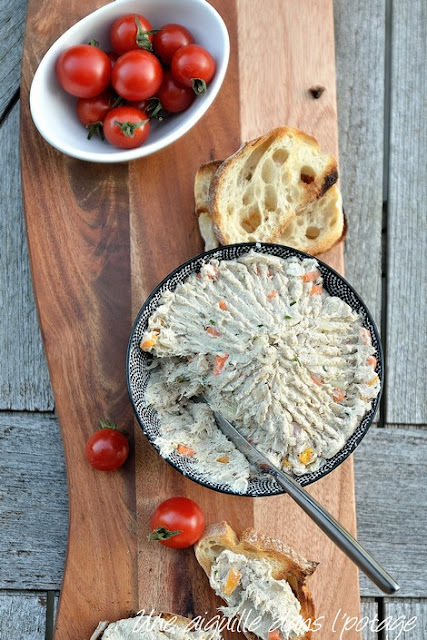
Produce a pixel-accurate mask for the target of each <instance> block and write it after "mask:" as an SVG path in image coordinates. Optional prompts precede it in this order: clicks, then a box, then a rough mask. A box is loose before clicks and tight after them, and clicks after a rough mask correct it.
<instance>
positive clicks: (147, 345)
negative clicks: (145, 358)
mask: <svg viewBox="0 0 427 640" xmlns="http://www.w3.org/2000/svg"><path fill="white" fill-rule="evenodd" d="M156 342H157V336H156V335H154V336H152V337H151V338H147V339H146V340H143V341H142V342H141V344H140V347H141V349H151V347H154V345H155V344H156Z"/></svg>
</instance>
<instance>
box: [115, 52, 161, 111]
mask: <svg viewBox="0 0 427 640" xmlns="http://www.w3.org/2000/svg"><path fill="white" fill-rule="evenodd" d="M162 80H163V70H162V65H161V64H160V62H159V61H158V60H157V58H156V56H154V55H153V54H152V53H150V52H149V51H144V50H143V49H135V50H134V51H128V52H127V53H124V54H123V55H122V56H120V58H119V59H118V60H117V62H116V64H115V65H114V68H113V71H112V74H111V81H112V85H113V87H114V90H115V91H116V92H117V93H118V94H119V95H120V96H122V98H125V99H126V100H145V98H151V96H153V95H154V94H155V93H156V91H157V90H158V89H159V87H160V85H161V84H162Z"/></svg>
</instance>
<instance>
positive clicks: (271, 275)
mask: <svg viewBox="0 0 427 640" xmlns="http://www.w3.org/2000/svg"><path fill="white" fill-rule="evenodd" d="M267 276H268V277H269V278H272V277H273V273H272V272H271V271H270V269H267Z"/></svg>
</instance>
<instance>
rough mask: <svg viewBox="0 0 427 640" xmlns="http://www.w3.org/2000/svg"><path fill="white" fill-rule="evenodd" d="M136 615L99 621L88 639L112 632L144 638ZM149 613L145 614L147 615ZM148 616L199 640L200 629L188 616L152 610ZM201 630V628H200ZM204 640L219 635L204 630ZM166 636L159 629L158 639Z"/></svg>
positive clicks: (137, 639)
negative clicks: (196, 627)
mask: <svg viewBox="0 0 427 640" xmlns="http://www.w3.org/2000/svg"><path fill="white" fill-rule="evenodd" d="M138 615H139V614H135V615H132V616H130V617H129V618H124V619H122V620H117V621H116V622H107V621H104V622H100V623H99V624H98V626H97V628H96V629H95V631H94V632H93V634H92V635H91V637H90V640H101V638H104V640H108V639H109V638H110V635H112V634H113V633H114V638H115V639H116V640H121V639H122V638H123V640H127V639H128V638H129V637H131V636H132V638H133V639H134V640H144V638H146V636H147V631H146V629H144V628H143V626H142V625H141V624H140V622H139V621H138ZM148 615H149V614H147V616H148ZM150 618H151V619H153V618H162V619H163V620H166V621H167V622H169V623H170V624H171V625H173V626H176V627H181V628H182V629H185V630H186V636H185V640H191V636H193V635H194V636H195V635H197V638H198V640H201V636H200V635H199V634H200V631H196V630H194V626H195V625H194V623H192V621H191V620H190V619H189V618H185V617H184V616H180V615H178V614H177V613H165V612H162V611H152V612H151V614H150ZM150 624H151V621H148V629H150ZM202 630H203V629H202ZM205 633H206V640H221V635H220V634H219V633H218V632H217V633H215V634H214V636H213V635H212V630H211V631H205ZM164 637H167V636H165V634H164V633H163V632H161V631H159V639H158V640H162V638H164Z"/></svg>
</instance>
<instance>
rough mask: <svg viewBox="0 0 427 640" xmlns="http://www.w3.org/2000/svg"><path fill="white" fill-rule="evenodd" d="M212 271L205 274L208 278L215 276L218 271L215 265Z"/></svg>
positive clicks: (211, 278)
mask: <svg viewBox="0 0 427 640" xmlns="http://www.w3.org/2000/svg"><path fill="white" fill-rule="evenodd" d="M213 270H214V272H213V273H207V274H206V275H207V276H208V278H209V280H213V279H214V278H216V277H217V275H218V273H219V271H218V269H217V268H216V267H214V268H213Z"/></svg>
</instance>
